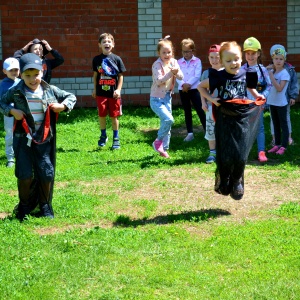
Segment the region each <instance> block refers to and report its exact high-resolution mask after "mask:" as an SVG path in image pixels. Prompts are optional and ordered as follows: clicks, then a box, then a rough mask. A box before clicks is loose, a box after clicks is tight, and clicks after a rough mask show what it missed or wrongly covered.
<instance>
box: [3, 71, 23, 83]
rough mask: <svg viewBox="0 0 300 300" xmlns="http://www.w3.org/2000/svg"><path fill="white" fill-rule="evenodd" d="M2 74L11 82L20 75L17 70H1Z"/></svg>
mask: <svg viewBox="0 0 300 300" xmlns="http://www.w3.org/2000/svg"><path fill="white" fill-rule="evenodd" d="M3 73H4V74H5V75H6V76H7V77H8V78H9V79H11V80H13V81H15V80H16V78H17V77H18V76H19V75H20V70H19V69H11V70H9V71H8V70H5V69H3Z"/></svg>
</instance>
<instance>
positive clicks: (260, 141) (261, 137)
mask: <svg viewBox="0 0 300 300" xmlns="http://www.w3.org/2000/svg"><path fill="white" fill-rule="evenodd" d="M265 143H266V138H265V126H264V112H263V111H262V112H261V114H260V120H259V125H258V135H257V150H258V153H259V152H260V151H265Z"/></svg>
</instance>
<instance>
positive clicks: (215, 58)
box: [208, 52, 222, 70]
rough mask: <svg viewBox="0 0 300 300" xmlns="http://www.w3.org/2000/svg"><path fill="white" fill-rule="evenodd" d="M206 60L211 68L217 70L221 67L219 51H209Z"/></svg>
mask: <svg viewBox="0 0 300 300" xmlns="http://www.w3.org/2000/svg"><path fill="white" fill-rule="evenodd" d="M208 60H209V63H210V65H211V67H212V68H213V69H216V70H219V69H221V68H222V65H221V61H220V55H219V52H210V53H209V55H208Z"/></svg>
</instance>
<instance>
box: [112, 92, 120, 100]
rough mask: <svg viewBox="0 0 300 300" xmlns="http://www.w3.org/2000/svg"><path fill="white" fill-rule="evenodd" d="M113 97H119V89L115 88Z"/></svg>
mask: <svg viewBox="0 0 300 300" xmlns="http://www.w3.org/2000/svg"><path fill="white" fill-rule="evenodd" d="M113 97H114V99H119V98H121V91H120V90H115V91H114V95H113Z"/></svg>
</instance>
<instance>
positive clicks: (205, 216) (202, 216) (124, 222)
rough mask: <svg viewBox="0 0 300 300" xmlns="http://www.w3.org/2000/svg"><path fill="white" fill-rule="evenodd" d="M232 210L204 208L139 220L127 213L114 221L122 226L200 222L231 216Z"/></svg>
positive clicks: (116, 224)
mask: <svg viewBox="0 0 300 300" xmlns="http://www.w3.org/2000/svg"><path fill="white" fill-rule="evenodd" d="M229 215H230V212H229V211H227V210H223V209H218V208H215V209H202V210H198V211H193V212H182V213H179V214H169V215H161V216H156V217H154V218H151V219H147V218H143V219H138V220H131V219H130V217H128V216H125V215H119V216H118V217H117V218H116V221H115V222H114V223H113V225H114V226H122V227H137V226H143V225H147V224H157V225H163V224H169V223H177V222H196V223H200V222H202V221H208V220H210V219H216V218H218V217H222V216H229Z"/></svg>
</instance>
